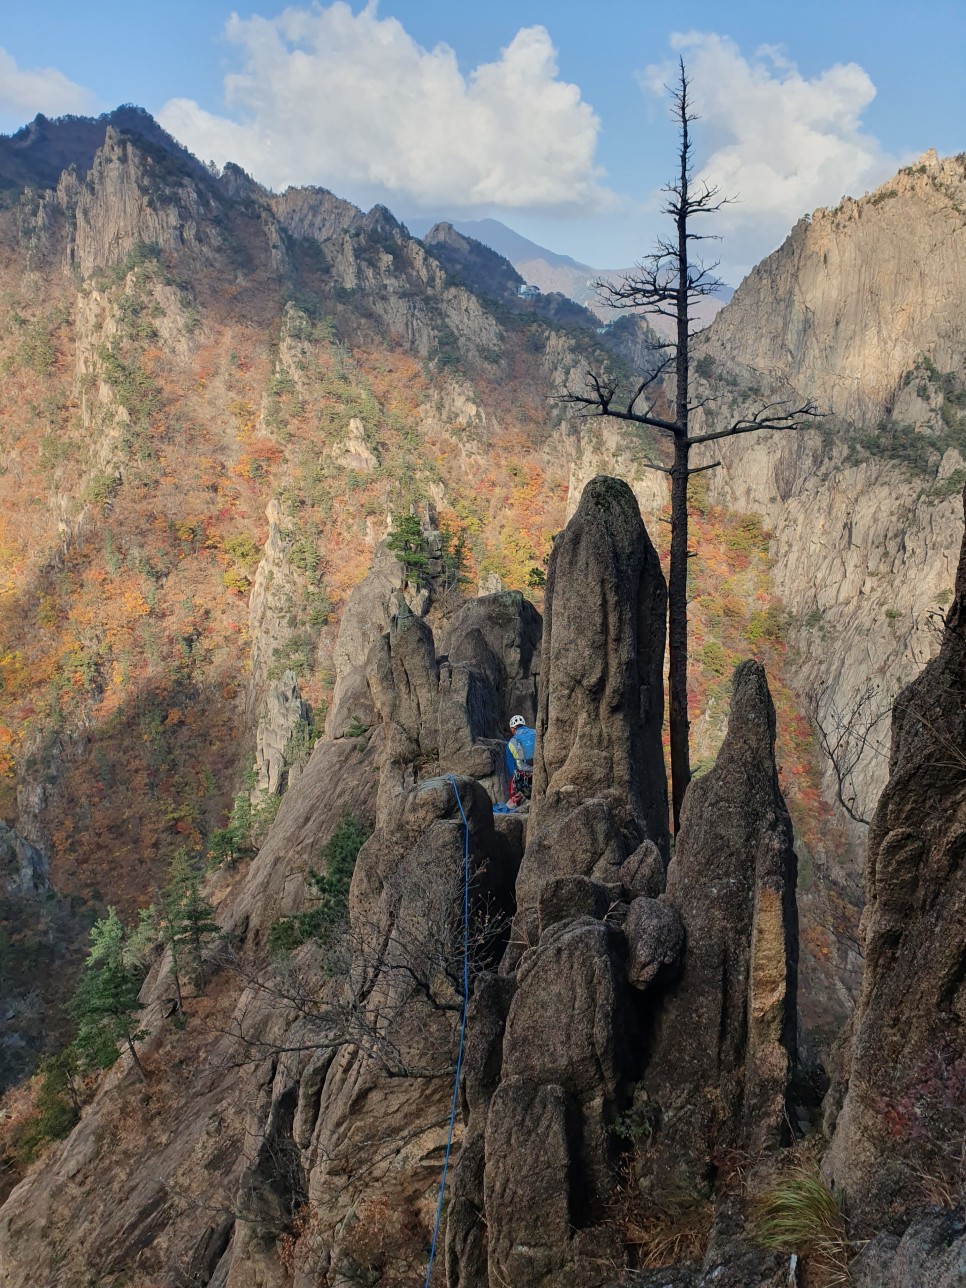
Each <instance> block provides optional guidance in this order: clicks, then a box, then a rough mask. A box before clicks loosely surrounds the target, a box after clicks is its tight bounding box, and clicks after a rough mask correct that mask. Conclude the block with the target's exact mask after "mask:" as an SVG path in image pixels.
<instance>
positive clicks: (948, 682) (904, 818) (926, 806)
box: [828, 543, 966, 1228]
mask: <svg viewBox="0 0 966 1288" xmlns="http://www.w3.org/2000/svg"><path fill="white" fill-rule="evenodd" d="M964 746H966V543H964V551H963V553H962V554H961V557H960V563H959V571H958V573H957V577H956V597H955V599H954V601H953V604H952V606H951V608H950V611H949V614H948V617H947V619H946V628H945V632H944V634H943V639H942V644H941V646H940V650H939V654H938V656H937V657H935V658H934V659H933V660H932V661H931V662H930V663H928V665H927V666H926V668H925V670H924V671H923V673H922V674H921V675H920V676H919V678H918V679H917V680H914V681H913V683H912V684H910V685H909V686H908V687H907V688H906V689H904V690H903V691H902V692H901V693H900V694H899V696H898V698H897V699H896V703H895V707H894V709H893V721H892V750H891V755H890V761H889V782H888V784H887V785H886V788H885V791H884V792H883V793H882V796H881V797H880V800H879V805H878V808H877V809H876V812H875V816H874V818H873V821H872V826H871V828H870V831H869V852H868V861H867V870H866V883H867V903H866V909H865V913H864V915H863V937H864V946H865V974H864V978H863V983H862V993H861V996H860V998H859V1003H858V1007H857V1009H856V1014H855V1018H854V1021H853V1026H852V1038H851V1053H850V1059H849V1060H848V1062H847V1082H848V1090H847V1094H846V1095H845V1099H844V1104H843V1107H842V1111H841V1114H840V1116H839V1119H838V1124H837V1126H836V1129H835V1134H834V1138H833V1142H832V1149H831V1153H830V1156H829V1162H828V1166H829V1173H830V1175H831V1177H832V1178H833V1180H834V1181H835V1183H836V1184H837V1185H838V1186H840V1187H841V1189H842V1190H843V1191H844V1193H845V1195H846V1197H847V1199H848V1202H849V1205H850V1209H851V1210H852V1211H853V1212H854V1213H855V1215H856V1218H857V1220H859V1221H860V1223H863V1224H865V1225H867V1226H868V1227H869V1228H875V1226H876V1224H877V1223H881V1222H883V1221H885V1220H886V1219H891V1220H895V1219H897V1216H898V1214H900V1213H901V1212H902V1211H904V1210H909V1209H910V1208H911V1207H912V1206H914V1205H915V1204H916V1202H917V1200H918V1202H919V1203H920V1204H921V1201H922V1199H921V1195H922V1177H923V1176H930V1177H936V1178H937V1179H940V1180H941V1179H942V1178H944V1177H945V1178H947V1179H951V1178H952V1175H953V1173H954V1172H955V1171H956V1169H957V1168H958V1167H959V1164H958V1163H957V1162H956V1159H955V1158H954V1157H953V1153H951V1147H950V1138H954V1139H955V1138H956V1137H957V1136H958V1137H961V1135H962V1131H963V1128H964V1127H966V1121H964V1119H963V1110H962V1105H963V1094H964V1088H966V989H964V984H963V980H964V978H966V874H964V870H963V865H962V856H963V854H964V852H966V763H964V760H963V751H962V748H963V747H964Z"/></svg>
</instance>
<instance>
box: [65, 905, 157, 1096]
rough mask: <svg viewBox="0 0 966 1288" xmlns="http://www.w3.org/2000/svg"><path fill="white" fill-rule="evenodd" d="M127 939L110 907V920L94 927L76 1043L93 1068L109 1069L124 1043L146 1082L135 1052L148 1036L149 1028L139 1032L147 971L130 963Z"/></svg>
mask: <svg viewBox="0 0 966 1288" xmlns="http://www.w3.org/2000/svg"><path fill="white" fill-rule="evenodd" d="M127 941H128V936H127V934H126V932H125V930H124V926H123V925H122V924H121V919H120V917H118V915H117V912H116V910H115V909H114V908H109V909H108V911H107V916H106V917H103V918H102V919H101V920H100V921H97V922H95V923H94V925H93V927H92V928H91V951H90V953H89V954H88V956H87V963H86V966H85V969H84V974H83V975H82V976H81V979H80V983H79V984H78V985H77V989H76V990H75V992H74V996H73V998H72V1000H71V1004H70V1010H71V1014H72V1015H73V1016H74V1018H75V1019H76V1020H77V1021H78V1032H77V1038H76V1042H75V1045H76V1047H77V1050H78V1051H79V1052H80V1054H81V1056H82V1058H83V1060H84V1062H85V1063H86V1064H87V1065H88V1067H90V1068H94V1069H109V1068H110V1067H111V1065H113V1064H114V1063H115V1061H116V1060H117V1057H118V1049H117V1047H118V1043H119V1042H124V1043H125V1044H126V1045H127V1049H128V1050H129V1051H130V1053H131V1058H132V1060H133V1061H134V1064H135V1066H136V1067H137V1070H138V1072H139V1073H140V1075H141V1077H142V1078H146V1075H145V1072H144V1066H143V1065H142V1064H141V1061H140V1059H139V1057H138V1053H137V1051H136V1050H135V1048H134V1044H135V1042H140V1041H141V1040H142V1039H143V1038H145V1037H147V1030H146V1029H137V1028H135V1020H136V1018H137V1015H138V1012H139V1011H140V1010H141V1003H140V1002H139V1001H138V993H139V992H140V989H141V983H142V981H143V978H144V971H143V969H142V968H141V967H140V966H138V965H132V964H130V963H129V961H128V959H127V957H126V955H125V949H126V947H127Z"/></svg>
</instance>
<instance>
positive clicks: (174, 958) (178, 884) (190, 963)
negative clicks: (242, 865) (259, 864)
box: [161, 846, 218, 1010]
mask: <svg viewBox="0 0 966 1288" xmlns="http://www.w3.org/2000/svg"><path fill="white" fill-rule="evenodd" d="M217 932H218V925H217V923H216V921H215V910H214V908H212V906H211V904H210V903H209V902H208V900H207V899H206V898H205V897H204V895H203V894H202V892H201V870H200V868H199V866H198V865H197V864H195V863H193V862H192V861H191V858H190V857H189V855H188V851H187V850H186V849H185V848H184V846H182V847H181V848H180V849H179V850H178V851H177V853H176V854H175V856H174V858H173V859H172V860H171V866H170V867H169V868H168V879H167V882H166V884H165V887H164V890H163V891H162V894H161V937H162V939H163V940H164V942H165V944H166V945H167V947H168V949H169V950H170V952H171V969H172V974H173V975H174V983H175V989H176V991H177V995H178V1008H179V1010H180V1009H182V1006H183V998H182V992H181V985H182V981H184V980H186V981H188V982H189V983H190V984H191V985H192V986H193V987H194V988H200V986H201V980H202V965H203V962H202V955H203V952H204V948H205V944H206V943H207V942H208V941H209V940H210V939H211V937H212V936H213V935H215V934H217Z"/></svg>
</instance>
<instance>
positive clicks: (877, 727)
mask: <svg viewBox="0 0 966 1288" xmlns="http://www.w3.org/2000/svg"><path fill="white" fill-rule="evenodd" d="M892 705H893V698H892V696H891V695H890V694H889V693H888V692H887V691H886V690H885V688H884V686H883V685H882V684H880V683H879V681H877V680H868V681H866V683H865V684H864V685H863V686H862V688H861V689H859V690H857V692H856V693H854V694H853V695H852V696H851V697H850V698H849V699H848V701H847V703H846V705H845V706H844V707H841V706H839V704H838V703H837V702H836V701H835V698H834V694H833V691H832V686H831V684H828V683H826V684H823V685H820V686H819V688H817V689H816V690H815V691H814V692H813V693H811V694H810V695H809V696H808V697H807V699H806V708H807V711H808V715H809V718H810V720H811V722H812V726H813V728H814V729H815V732H816V734H817V735H818V741H819V745H820V746H821V748H822V751H823V752H824V753H825V756H826V758H827V759H828V763H829V765H830V767H831V770H832V774H833V776H834V778H835V789H836V791H835V794H836V797H837V799H838V802H839V804H840V805H841V806H842V808H843V809H844V810H845V812H846V814H848V816H849V818H850V819H852V821H853V822H854V823H862V824H863V825H864V826H866V827H867V826H868V825H869V823H870V821H871V820H870V819H868V818H867V817H866V816H865V814H864V813H863V812H862V807H861V805H860V804H859V791H858V788H857V787H856V782H855V775H856V773H857V772H859V771H860V770H868V768H869V766H870V764H871V763H872V762H873V761H885V762H886V763H887V762H888V759H889V720H890V718H891V716H892Z"/></svg>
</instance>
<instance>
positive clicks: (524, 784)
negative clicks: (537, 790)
mask: <svg viewBox="0 0 966 1288" xmlns="http://www.w3.org/2000/svg"><path fill="white" fill-rule="evenodd" d="M536 741H537V731H536V730H535V729H531V728H529V727H528V725H527V722H526V721H525V720H524V718H523V716H511V718H510V741H509V742H508V743H507V747H506V767H507V773H508V774H509V775H510V795H509V796H508V798H507V804H508V805H509V806H510V807H511V808H512V809H516V808H517V807H518V806H519V805H522V804H523V802H524V801H528V800H529V799H530V792H531V791H532V790H533V751H534V747H535V745H536Z"/></svg>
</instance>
